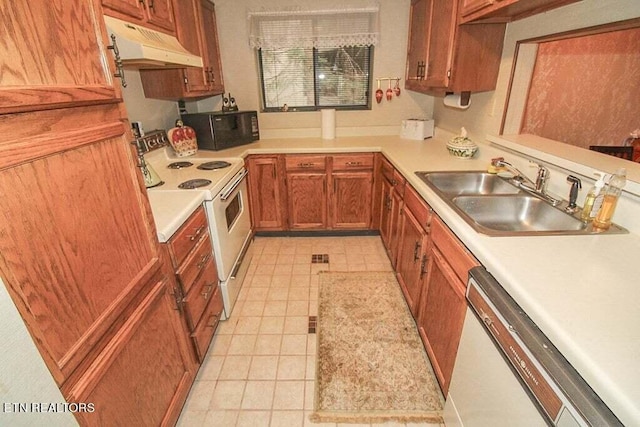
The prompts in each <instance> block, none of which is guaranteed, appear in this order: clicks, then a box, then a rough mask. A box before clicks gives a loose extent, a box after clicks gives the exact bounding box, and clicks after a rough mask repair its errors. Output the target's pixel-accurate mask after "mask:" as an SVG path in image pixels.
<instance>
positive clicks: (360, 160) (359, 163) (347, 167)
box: [331, 153, 374, 172]
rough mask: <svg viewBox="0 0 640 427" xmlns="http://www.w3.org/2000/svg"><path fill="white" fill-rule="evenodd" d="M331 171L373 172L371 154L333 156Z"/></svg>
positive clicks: (372, 157)
mask: <svg viewBox="0 0 640 427" xmlns="http://www.w3.org/2000/svg"><path fill="white" fill-rule="evenodd" d="M331 159H332V162H333V171H334V172H335V171H352V170H362V169H364V170H373V159H374V156H373V153H363V154H346V155H335V156H332V157H331Z"/></svg>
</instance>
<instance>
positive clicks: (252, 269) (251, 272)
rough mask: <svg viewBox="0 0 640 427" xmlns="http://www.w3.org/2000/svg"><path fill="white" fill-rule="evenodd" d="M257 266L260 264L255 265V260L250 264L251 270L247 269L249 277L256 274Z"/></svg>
mask: <svg viewBox="0 0 640 427" xmlns="http://www.w3.org/2000/svg"><path fill="white" fill-rule="evenodd" d="M254 256H255V255H254ZM258 256H260V255H258ZM257 265H258V264H254V263H253V259H252V260H251V263H250V264H249V268H248V269H247V276H253V275H254V274H255V272H256V266H257Z"/></svg>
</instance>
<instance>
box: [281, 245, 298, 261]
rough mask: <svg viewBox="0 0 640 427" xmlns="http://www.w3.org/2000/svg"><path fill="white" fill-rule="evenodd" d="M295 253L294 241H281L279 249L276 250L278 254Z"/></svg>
mask: <svg viewBox="0 0 640 427" xmlns="http://www.w3.org/2000/svg"><path fill="white" fill-rule="evenodd" d="M295 253H296V243H295V242H289V243H283V244H282V246H280V251H279V252H278V254H280V255H293V254H295ZM289 258H291V257H289Z"/></svg>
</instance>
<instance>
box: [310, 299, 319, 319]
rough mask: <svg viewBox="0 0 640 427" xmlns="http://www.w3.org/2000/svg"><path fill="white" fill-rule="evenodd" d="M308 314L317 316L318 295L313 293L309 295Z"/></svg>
mask: <svg viewBox="0 0 640 427" xmlns="http://www.w3.org/2000/svg"><path fill="white" fill-rule="evenodd" d="M309 297H310V298H311V299H310V300H309V316H318V297H317V296H315V298H314V297H313V295H310V296H309Z"/></svg>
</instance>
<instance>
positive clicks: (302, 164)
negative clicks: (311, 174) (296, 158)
mask: <svg viewBox="0 0 640 427" xmlns="http://www.w3.org/2000/svg"><path fill="white" fill-rule="evenodd" d="M315 165H316V164H315V163H298V167H299V168H312V167H314V166H315Z"/></svg>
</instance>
